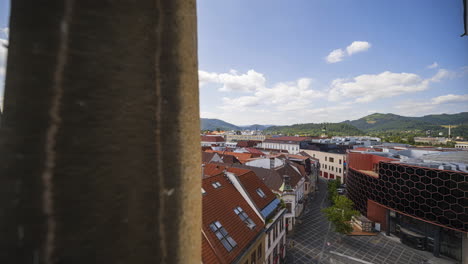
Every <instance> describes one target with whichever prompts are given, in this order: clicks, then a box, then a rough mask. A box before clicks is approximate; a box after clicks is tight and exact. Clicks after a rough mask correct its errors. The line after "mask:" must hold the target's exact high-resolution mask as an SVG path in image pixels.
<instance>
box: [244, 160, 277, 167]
mask: <svg viewBox="0 0 468 264" xmlns="http://www.w3.org/2000/svg"><path fill="white" fill-rule="evenodd" d="M245 165H247V166H252V167H258V168H264V169H270V159H269V158H263V159H255V160H252V161H249V162H246V163H245ZM283 165H284V161H283V160H281V159H277V158H275V161H274V165H273V166H274V168H276V167H279V166H283Z"/></svg>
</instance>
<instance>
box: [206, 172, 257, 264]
mask: <svg viewBox="0 0 468 264" xmlns="http://www.w3.org/2000/svg"><path fill="white" fill-rule="evenodd" d="M209 165H210V164H207V167H209ZM205 171H206V170H205ZM214 182H219V183H220V184H221V187H219V188H217V189H215V188H214V187H213V186H212V185H211V184H212V183H214ZM202 187H203V189H204V190H205V191H206V193H205V194H204V195H203V198H202V199H203V206H202V207H203V213H202V216H203V217H202V218H203V222H202V229H203V231H204V233H205V234H206V239H207V242H210V243H211V245H212V246H213V249H214V250H213V252H210V250H209V249H207V248H206V245H205V248H204V249H203V248H202V253H203V254H204V255H203V259H204V260H206V261H212V260H213V259H214V258H213V254H215V252H216V251H217V252H219V254H220V257H221V258H222V259H224V260H225V262H227V263H231V262H232V261H233V260H235V259H236V258H237V257H238V256H239V255H240V254H241V253H242V252H243V250H244V249H245V248H246V247H248V246H249V244H250V243H251V242H253V241H254V240H255V239H256V238H257V236H258V235H259V234H260V233H262V232H263V231H262V230H263V227H264V224H263V222H262V220H261V219H260V218H259V217H258V216H257V214H256V213H255V212H254V210H253V209H252V208H251V207H250V206H249V204H248V203H247V201H246V200H244V198H243V197H242V195H241V194H240V193H239V192H238V191H237V189H236V188H235V187H234V185H233V184H231V183H230V182H229V181H228V179H227V177H226V176H224V174H223V173H220V174H217V175H213V176H211V177H207V178H204V179H203V181H202ZM237 206H240V207H241V208H242V210H243V211H244V212H245V213H246V214H247V215H248V216H249V218H250V219H252V221H253V222H254V223H255V228H253V229H250V228H249V227H248V226H247V225H246V224H245V223H244V221H242V220H241V219H240V217H239V216H237V215H236V213H235V212H234V208H236V207H237ZM215 221H219V222H220V223H221V225H222V226H223V227H224V228H225V229H226V231H227V232H228V234H229V236H231V237H232V239H234V241H235V242H236V243H237V246H236V247H235V248H233V250H232V251H231V252H229V251H228V250H226V248H225V247H224V246H223V245H222V244H221V241H220V240H219V239H218V238H217V237H216V235H215V233H214V232H213V231H212V230H211V229H210V224H212V223H214V222H215ZM207 263H219V262H207Z"/></svg>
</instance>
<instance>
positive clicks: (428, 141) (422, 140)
mask: <svg viewBox="0 0 468 264" xmlns="http://www.w3.org/2000/svg"><path fill="white" fill-rule="evenodd" d="M447 141H449V140H448V138H444V137H415V138H414V142H416V143H426V144H433V145H440V144H447Z"/></svg>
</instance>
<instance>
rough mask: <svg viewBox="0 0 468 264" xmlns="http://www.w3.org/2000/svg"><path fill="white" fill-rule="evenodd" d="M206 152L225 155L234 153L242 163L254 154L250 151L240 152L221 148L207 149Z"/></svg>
mask: <svg viewBox="0 0 468 264" xmlns="http://www.w3.org/2000/svg"><path fill="white" fill-rule="evenodd" d="M206 152H216V153H218V154H223V155H232V156H234V157H236V159H238V160H239V161H240V162H242V163H244V162H246V161H247V160H248V159H251V158H252V154H250V153H238V152H230V151H220V150H207V151H206Z"/></svg>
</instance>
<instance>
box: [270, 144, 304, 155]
mask: <svg viewBox="0 0 468 264" xmlns="http://www.w3.org/2000/svg"><path fill="white" fill-rule="evenodd" d="M262 148H269V149H277V150H287V151H288V152H289V153H291V154H297V153H299V152H300V151H301V150H300V148H299V143H291V144H289V143H273V142H263V143H262Z"/></svg>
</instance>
